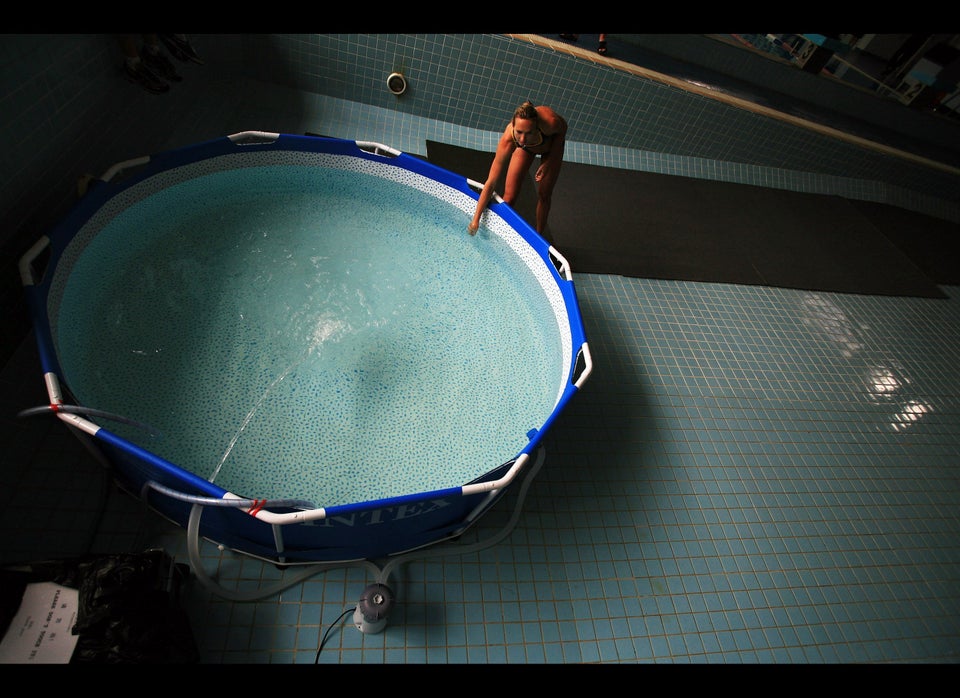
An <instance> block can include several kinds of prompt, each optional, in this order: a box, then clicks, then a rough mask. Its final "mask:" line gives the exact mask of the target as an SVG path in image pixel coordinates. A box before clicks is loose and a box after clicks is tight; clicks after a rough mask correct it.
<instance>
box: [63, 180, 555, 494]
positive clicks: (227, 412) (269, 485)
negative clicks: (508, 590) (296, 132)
mask: <svg viewBox="0 0 960 698" xmlns="http://www.w3.org/2000/svg"><path fill="white" fill-rule="evenodd" d="M468 219H469V216H468V215H467V214H465V213H464V211H463V210H461V209H460V208H458V207H456V206H454V205H452V204H451V203H449V202H448V201H445V200H443V199H441V198H437V197H434V196H431V195H430V194H428V193H425V192H423V191H419V190H416V189H413V188H411V187H408V186H404V185H403V184H400V183H398V182H395V181H392V180H389V179H384V178H381V177H377V176H373V175H370V174H365V173H362V172H353V171H347V170H338V169H330V168H317V167H307V166H290V165H277V166H262V167H248V168H244V169H241V170H227V171H224V172H213V173H210V174H204V175H202V176H199V177H195V178H192V179H188V180H186V181H182V182H179V183H177V184H175V185H173V186H169V187H167V188H164V189H161V190H159V191H157V192H156V193H153V194H151V195H150V196H148V197H146V198H143V199H141V200H140V201H138V202H137V203H136V204H134V205H132V206H130V207H128V208H126V209H124V210H123V211H122V212H121V213H119V214H118V215H117V216H116V217H115V218H113V219H112V220H110V222H108V223H107V224H106V225H104V226H103V228H102V229H101V230H100V231H99V232H98V233H97V234H96V236H95V237H93V238H92V239H91V240H89V241H88V242H85V243H84V246H83V249H82V252H80V253H79V254H78V255H77V256H76V259H75V260H74V261H73V263H72V265H71V269H70V272H69V277H68V278H67V281H66V282H65V284H64V289H63V293H62V297H60V298H59V309H58V312H57V317H56V318H54V319H53V321H52V326H53V327H54V340H55V343H56V345H57V354H58V358H59V361H60V363H61V366H62V369H63V375H64V376H67V377H69V385H68V387H69V389H70V390H71V392H72V393H73V394H74V395H75V396H76V397H77V399H78V401H79V402H80V403H81V404H84V405H86V406H89V407H94V408H97V409H102V410H107V411H111V412H115V413H118V414H121V415H124V416H126V417H128V418H130V419H135V420H137V421H139V422H143V423H145V424H148V425H150V426H151V427H153V428H154V429H155V430H157V432H159V433H158V435H151V434H150V433H149V432H148V431H146V430H144V429H140V428H137V427H135V426H130V425H125V424H121V423H115V422H111V421H104V420H100V422H99V423H100V424H101V425H102V426H104V427H105V428H107V429H109V430H110V431H113V432H114V433H116V434H118V435H120V436H122V437H124V438H126V439H128V440H130V441H131V442H133V443H135V444H137V445H139V446H141V447H143V448H146V449H147V450H149V451H151V452H152V453H155V454H157V455H159V456H161V457H162V458H165V459H167V460H169V461H170V462H172V463H174V464H176V465H178V466H180V467H182V468H184V469H186V470H189V471H191V472H193V473H195V474H196V475H199V476H201V477H203V478H206V479H209V480H210V481H212V482H215V483H216V484H217V485H219V486H220V487H223V488H225V489H227V490H229V491H231V492H234V493H235V494H239V495H241V496H245V497H263V498H288V497H289V498H295V499H306V500H309V501H312V502H314V503H315V504H316V505H318V506H325V507H329V506H332V505H336V504H346V503H352V502H363V501H369V500H375V499H381V498H385V497H392V496H401V495H405V494H412V493H419V492H426V491H431V490H434V489H441V488H447V487H456V486H459V485H462V484H466V483H467V482H469V481H471V480H473V479H475V478H477V477H480V476H481V475H483V474H485V473H487V472H488V471H490V470H491V469H493V468H495V467H496V466H498V465H500V464H501V463H504V462H506V461H508V460H510V459H512V458H514V457H515V456H516V455H517V453H518V452H519V451H520V450H521V449H523V448H524V446H525V445H526V443H527V432H528V431H529V430H530V429H533V428H539V427H540V426H541V425H543V423H544V421H545V420H546V419H547V417H548V416H549V415H550V413H551V411H552V410H553V408H554V406H555V404H556V400H557V394H558V386H557V376H559V375H563V371H564V366H563V352H562V347H561V342H560V339H559V338H558V329H557V320H556V318H555V317H554V314H553V313H552V312H550V309H549V304H548V303H547V301H546V300H545V299H544V291H543V289H542V288H541V285H540V283H539V282H538V281H537V279H536V278H535V276H534V274H532V273H531V271H530V269H529V268H528V267H527V266H526V264H525V263H524V262H522V261H521V260H520V259H519V258H518V257H517V255H516V254H515V253H513V252H512V251H511V249H510V248H509V246H508V245H507V244H506V243H505V242H504V241H503V240H501V239H500V237H498V236H497V235H492V234H484V231H481V234H478V235H476V236H470V235H468V234H467V232H466V224H467V221H468Z"/></svg>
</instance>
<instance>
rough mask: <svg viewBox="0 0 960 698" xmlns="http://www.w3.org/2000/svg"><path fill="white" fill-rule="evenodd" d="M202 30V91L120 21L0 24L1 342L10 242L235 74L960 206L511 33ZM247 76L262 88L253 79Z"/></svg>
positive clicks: (939, 178) (808, 138)
mask: <svg viewBox="0 0 960 698" xmlns="http://www.w3.org/2000/svg"><path fill="white" fill-rule="evenodd" d="M194 43H195V44H196V45H197V46H198V48H200V49H201V52H202V53H203V55H204V56H205V57H206V59H207V64H206V65H205V66H203V69H202V70H199V71H195V72H193V73H191V75H190V79H189V80H188V81H186V83H189V85H186V86H183V87H178V88H177V89H178V90H181V94H183V93H182V90H186V89H192V90H200V91H201V92H196V93H194V94H197V95H202V96H203V99H201V98H199V97H198V98H197V99H186V98H180V99H173V98H171V99H168V98H167V96H164V97H163V98H157V97H155V96H153V95H147V94H146V93H143V92H142V91H140V90H138V89H136V88H133V87H132V86H131V85H129V84H128V83H126V82H125V80H124V79H123V77H122V74H121V71H120V52H119V48H118V45H117V41H116V37H115V36H113V35H109V34H106V35H90V34H82V35H65V34H56V35H36V34H32V35H0V85H2V87H3V89H2V90H0V100H2V106H0V120H2V121H0V125H2V129H0V139H2V140H0V143H2V147H0V164H2V166H3V171H4V174H5V175H6V179H5V183H4V187H3V190H2V193H0V216H2V218H3V221H4V225H3V227H2V232H0V236H2V237H0V254H2V257H3V258H4V259H5V260H6V263H5V266H4V267H3V269H2V273H0V306H2V308H3V311H4V315H3V318H2V322H3V324H4V327H5V328H6V329H7V330H10V331H8V332H4V337H5V338H8V337H9V339H5V340H4V341H5V342H6V343H7V345H9V344H10V343H14V344H15V343H16V342H18V341H19V339H20V338H21V337H22V336H23V333H25V331H26V329H25V328H26V327H27V326H28V325H27V322H26V318H25V313H24V309H23V307H22V299H21V289H20V283H19V277H18V276H17V273H16V260H17V259H18V258H19V256H20V254H22V252H23V251H24V250H25V249H26V248H27V247H28V246H29V244H30V243H32V242H33V241H34V240H36V238H37V237H38V236H39V235H40V234H42V233H43V232H45V231H46V230H47V229H49V227H50V226H51V225H52V224H53V223H54V222H55V221H56V220H58V219H59V218H61V217H62V215H63V214H64V213H65V212H66V209H67V207H68V206H69V205H71V204H72V202H73V201H75V198H76V182H77V179H78V178H79V177H80V176H81V175H83V174H85V173H94V174H99V173H102V172H103V171H104V170H105V169H106V168H107V167H109V166H110V165H113V164H114V163H116V162H119V161H122V160H125V159H128V158H131V157H137V156H140V155H144V154H149V153H152V152H157V151H158V150H159V149H163V148H164V147H169V146H167V143H168V140H169V139H170V138H171V136H172V134H174V133H176V134H179V135H180V136H182V134H183V133H185V132H193V131H195V132H196V133H197V134H198V137H202V138H206V137H213V136H221V135H227V134H226V133H220V132H217V133H214V134H210V133H208V132H207V131H205V130H204V129H203V128H202V125H203V122H202V120H203V119H204V118H205V117H210V122H211V123H213V119H212V116H211V114H210V113H209V111H210V107H209V106H208V105H209V103H210V102H211V100H210V95H211V94H217V93H218V92H217V90H218V89H222V88H221V87H220V86H221V85H222V84H223V83H225V82H231V81H232V82H233V83H236V82H237V81H241V82H243V83H244V84H245V83H246V82H248V81H251V80H252V81H253V82H252V83H251V84H254V85H256V84H269V85H275V86H279V87H282V88H286V90H287V92H289V93H292V94H297V95H302V99H301V100H300V102H301V103H302V105H301V107H300V108H303V109H312V110H314V111H316V113H317V114H318V119H317V121H318V129H322V128H325V127H327V126H328V125H330V126H331V128H332V127H333V126H336V119H337V118H339V119H341V121H340V122H339V126H338V127H337V128H338V129H339V132H328V133H326V134H325V135H332V136H339V137H354V134H355V130H353V129H352V128H351V126H356V125H358V124H362V128H363V131H364V133H365V134H367V133H369V134H371V135H370V136H369V137H368V138H369V139H372V138H374V137H375V136H374V135H373V134H378V133H390V134H391V137H390V138H389V139H387V140H384V141H383V142H386V143H388V144H390V145H393V146H394V147H399V148H401V149H406V150H408V152H415V153H418V154H424V153H425V148H424V146H423V137H429V138H432V139H434V140H439V141H444V142H448V143H454V144H458V145H465V146H470V147H478V148H488V149H492V148H493V145H494V143H495V139H496V134H497V132H498V131H500V129H502V128H503V123H504V122H505V118H506V116H507V115H509V114H510V113H511V112H512V111H513V109H514V108H515V107H516V105H517V104H519V103H520V102H521V101H523V100H524V99H531V100H534V101H535V102H538V103H544V104H549V105H551V106H552V107H554V108H555V109H557V111H559V112H560V113H561V114H563V115H564V116H565V117H566V118H567V119H568V121H569V123H570V133H569V141H570V145H569V146H568V150H567V157H569V158H570V159H572V160H575V161H580V162H588V163H592V164H599V163H602V164H606V165H611V166H616V167H626V168H633V169H642V170H647V171H652V172H661V173H669V174H676V175H684V176H691V177H704V178H711V179H723V180H727V181H734V182H742V183H748V184H757V185H763V186H773V187H779V188H787V189H797V190H801V191H809V192H820V193H831V194H838V195H842V196H848V197H852V198H863V199H870V200H875V201H884V202H887V203H892V204H896V205H900V206H904V207H906V208H911V209H914V210H919V211H923V212H926V213H930V214H932V215H937V216H940V217H942V218H947V219H950V220H960V204H958V199H960V187H958V182H957V178H956V177H955V176H953V175H950V174H945V173H942V172H938V171H934V170H931V169H929V168H926V167H922V166H919V165H914V164H910V163H908V162H904V161H902V160H899V159H897V158H893V157H890V156H888V155H878V154H877V153H875V152H872V151H869V150H866V149H863V148H859V147H856V146H854V145H850V144H846V143H842V142H838V141H836V140H834V139H832V138H829V137H826V136H824V135H821V134H817V133H813V132H810V131H807V130H804V129H803V128H801V127H798V126H793V125H789V124H784V123H782V122H778V121H774V120H772V119H769V118H767V117H762V116H758V115H756V114H752V113H750V112H747V111H744V110H740V109H737V108H735V107H732V106H729V105H726V104H722V103H720V102H717V101H714V100H711V99H708V98H706V97H703V96H700V95H696V94H691V93H689V92H685V91H683V90H680V89H677V88H674V87H671V86H667V85H664V84H661V83H658V82H655V81H652V80H648V79H644V78H641V77H637V76H635V75H631V74H628V73H625V72H623V71H620V70H617V69H615V68H613V67H610V66H607V65H602V64H599V63H594V62H588V61H584V60H578V59H576V58H573V57H571V56H569V55H566V54H564V53H562V52H558V51H556V50H553V49H551V48H549V47H544V46H538V45H535V44H533V43H531V42H529V41H524V40H521V39H517V38H511V37H507V36H504V35H496V34H415V35H414V34H335V35H319V34H298V35H293V34H256V35H198V36H195V37H194ZM393 71H399V72H402V73H403V74H404V75H405V76H406V78H407V80H408V83H409V89H408V91H407V92H406V93H405V94H404V95H402V96H401V97H396V96H394V95H393V94H391V93H390V92H389V91H388V90H387V87H386V78H387V75H388V74H389V73H391V72H393ZM244 94H245V98H246V99H248V100H257V99H260V98H259V96H258V94H259V93H258V91H257V90H255V89H250V90H245V91H244ZM213 101H216V100H213ZM198 105H202V106H198ZM219 106H220V107H222V109H224V110H228V109H229V103H223V104H220V105H219ZM262 110H263V114H264V121H269V122H271V123H274V122H275V123H281V121H280V120H279V119H272V118H271V115H272V114H273V113H274V112H276V106H275V105H274V104H272V103H271V102H270V101H269V100H263V104H262ZM216 123H217V124H222V123H224V121H223V120H222V119H221V120H219V121H216ZM185 124H187V125H188V126H189V125H190V124H196V128H194V129H193V131H191V129H190V128H185ZM252 127H256V126H253V125H249V126H244V127H243V128H241V129H239V130H243V129H245V128H252ZM421 129H426V130H428V131H429V132H428V133H422V132H421V131H420V130H421ZM230 132H233V131H230ZM356 137H359V136H356ZM417 146H419V147H420V149H419V150H418V149H417ZM21 330H22V331H21ZM0 349H3V351H2V352H0V358H3V357H5V356H7V355H8V351H7V349H8V347H7V346H3V347H0Z"/></svg>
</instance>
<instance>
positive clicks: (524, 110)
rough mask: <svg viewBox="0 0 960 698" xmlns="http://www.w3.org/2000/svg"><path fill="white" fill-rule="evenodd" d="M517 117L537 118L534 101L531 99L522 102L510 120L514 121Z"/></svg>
mask: <svg viewBox="0 0 960 698" xmlns="http://www.w3.org/2000/svg"><path fill="white" fill-rule="evenodd" d="M517 119H533V120H534V121H536V120H537V108H536V107H535V106H533V102H531V101H530V100H529V99H528V100H527V101H526V102H524V103H523V104H521V105H520V106H519V107H517V108H516V110H515V111H514V112H513V118H512V119H511V120H510V123H513V122H514V121H516V120H517Z"/></svg>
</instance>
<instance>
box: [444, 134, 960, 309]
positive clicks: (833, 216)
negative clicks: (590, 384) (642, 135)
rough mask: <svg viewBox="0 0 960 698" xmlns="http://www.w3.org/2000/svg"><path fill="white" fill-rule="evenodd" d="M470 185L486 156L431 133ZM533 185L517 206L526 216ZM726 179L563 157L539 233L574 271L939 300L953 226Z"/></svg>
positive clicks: (950, 277)
mask: <svg viewBox="0 0 960 698" xmlns="http://www.w3.org/2000/svg"><path fill="white" fill-rule="evenodd" d="M427 158H428V159H429V160H430V162H433V163H434V164H436V165H439V166H440V167H443V168H445V169H447V170H450V171H451V172H455V173H457V174H461V175H464V176H466V177H468V178H471V179H474V180H476V181H478V182H479V181H483V180H484V179H485V178H486V174H487V170H488V169H489V166H490V161H491V160H492V158H493V154H492V153H485V152H481V151H476V150H471V149H469V148H461V147H459V146H452V145H447V144H442V143H437V142H434V141H427ZM535 206H536V190H535V185H534V183H533V181H532V177H531V181H530V185H529V186H525V187H524V190H523V193H522V195H521V197H520V199H519V200H518V202H517V205H516V207H515V208H516V210H517V213H519V214H520V215H521V216H522V217H523V218H524V220H526V221H527V222H528V223H530V224H531V225H532V224H533V220H534V218H533V212H534V211H535ZM883 208H895V207H878V206H877V205H875V204H874V205H864V204H863V203H862V202H852V201H850V200H848V199H844V198H842V197H838V196H829V195H821V194H807V193H802V192H792V191H784V190H780V189H770V188H766V187H757V186H751V185H744V184H733V183H729V182H716V181H710V180H703V179H695V178H690V177H678V176H672V175H660V174H654V173H649V172H637V171H634V170H621V169H615V168H607V167H599V166H595V165H584V164H580V163H574V162H565V163H564V165H563V170H562V172H561V173H560V179H559V180H558V182H557V185H556V188H555V189H554V195H553V207H552V210H551V212H550V220H549V224H548V228H547V231H546V234H545V235H544V237H546V238H547V239H548V240H549V241H550V242H551V243H552V244H553V245H554V246H555V247H556V248H557V249H558V250H559V251H560V253H561V254H562V255H563V256H564V257H566V259H567V261H569V262H570V266H571V268H572V269H573V272H574V274H576V273H577V272H582V273H598V274H620V275H623V276H634V277H643V278H657V279H676V280H683V281H708V282H724V283H737V284H749V285H762V286H776V287H781V288H797V289H807V290H817V291H834V292H840V293H860V294H871V295H891V296H918V297H926V298H944V297H946V295H945V294H944V292H943V291H942V290H941V289H940V288H939V286H938V283H943V284H952V283H955V282H956V280H957V276H958V272H957V269H956V266H957V265H956V256H955V255H954V257H953V261H952V262H951V261H950V260H949V259H947V258H945V256H944V254H943V253H944V247H943V245H945V244H946V243H945V241H946V240H948V239H949V240H950V246H952V248H953V249H955V248H956V246H957V245H960V242H957V240H958V239H960V226H958V225H956V224H952V223H950V222H948V221H940V220H939V219H932V220H933V221H935V222H936V225H933V224H931V220H930V217H929V216H923V215H922V214H914V213H912V212H910V211H906V210H903V209H895V210H896V212H897V213H896V215H884V212H883V210H882V209H883Z"/></svg>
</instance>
